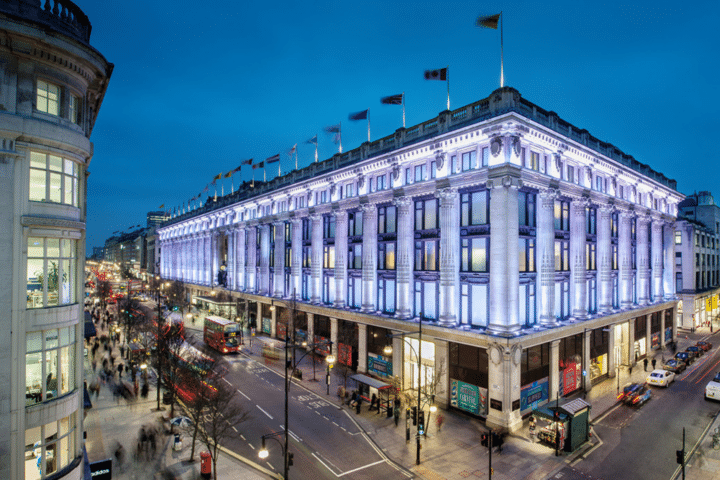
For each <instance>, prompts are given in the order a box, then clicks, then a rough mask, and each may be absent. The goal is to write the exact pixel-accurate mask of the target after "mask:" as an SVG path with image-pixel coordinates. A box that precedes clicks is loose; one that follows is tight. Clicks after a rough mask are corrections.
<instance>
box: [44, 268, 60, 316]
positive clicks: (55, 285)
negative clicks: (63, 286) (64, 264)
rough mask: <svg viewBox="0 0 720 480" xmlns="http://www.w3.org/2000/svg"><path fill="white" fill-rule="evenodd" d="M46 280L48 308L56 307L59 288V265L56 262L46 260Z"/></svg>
mask: <svg viewBox="0 0 720 480" xmlns="http://www.w3.org/2000/svg"><path fill="white" fill-rule="evenodd" d="M46 274H47V275H46V278H47V295H48V296H47V304H48V306H54V305H58V289H59V287H60V285H59V280H60V265H58V261H57V260H50V259H48V266H47V272H46Z"/></svg>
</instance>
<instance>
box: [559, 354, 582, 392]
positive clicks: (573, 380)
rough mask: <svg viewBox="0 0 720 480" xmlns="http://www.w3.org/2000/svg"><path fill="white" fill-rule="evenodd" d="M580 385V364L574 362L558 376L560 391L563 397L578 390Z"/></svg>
mask: <svg viewBox="0 0 720 480" xmlns="http://www.w3.org/2000/svg"><path fill="white" fill-rule="evenodd" d="M581 383H582V371H581V368H580V364H579V363H576V362H570V363H568V364H567V367H566V368H565V369H564V370H563V371H562V375H561V376H560V391H561V392H562V394H563V396H565V395H567V394H569V393H570V392H574V391H575V390H577V389H578V388H580V385H581Z"/></svg>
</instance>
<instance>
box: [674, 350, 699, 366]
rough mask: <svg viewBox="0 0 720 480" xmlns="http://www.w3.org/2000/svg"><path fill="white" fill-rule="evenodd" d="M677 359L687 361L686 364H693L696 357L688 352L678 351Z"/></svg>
mask: <svg viewBox="0 0 720 480" xmlns="http://www.w3.org/2000/svg"><path fill="white" fill-rule="evenodd" d="M675 359H676V360H680V361H682V362H684V363H685V365H690V364H692V362H693V361H695V357H694V356H693V355H692V354H690V353H688V352H678V353H676V354H675Z"/></svg>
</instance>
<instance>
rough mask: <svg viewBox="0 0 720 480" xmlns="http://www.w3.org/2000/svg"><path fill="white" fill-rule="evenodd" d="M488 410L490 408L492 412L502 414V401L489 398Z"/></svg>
mask: <svg viewBox="0 0 720 480" xmlns="http://www.w3.org/2000/svg"><path fill="white" fill-rule="evenodd" d="M490 408H492V409H493V410H500V411H501V412H502V401H500V400H495V399H494V398H491V399H490Z"/></svg>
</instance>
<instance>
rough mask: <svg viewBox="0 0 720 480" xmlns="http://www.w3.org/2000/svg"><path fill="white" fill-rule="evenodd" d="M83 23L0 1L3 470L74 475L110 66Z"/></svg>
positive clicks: (30, 476) (69, 6) (72, 13)
mask: <svg viewBox="0 0 720 480" xmlns="http://www.w3.org/2000/svg"><path fill="white" fill-rule="evenodd" d="M43 5H44V7H43ZM53 5H54V7H53ZM59 5H62V6H59ZM90 30H91V25H90V22H89V20H88V18H87V17H86V16H85V14H84V13H83V12H82V11H81V10H80V9H79V8H78V7H76V6H75V5H74V4H73V3H72V2H60V3H58V2H52V3H51V2H40V1H34V2H29V1H26V0H8V1H4V2H0V33H1V35H0V38H1V39H2V40H0V125H2V128H0V157H1V160H2V161H1V162H0V183H1V184H2V187H1V188H0V192H2V193H1V194H0V195H1V197H2V201H1V202H0V204H1V205H2V207H1V208H2V211H3V216H2V218H3V224H2V228H0V232H1V233H0V246H2V248H1V249H0V264H2V265H3V267H4V268H3V269H2V273H1V274H0V284H2V288H1V289H0V312H2V316H1V317H0V318H2V321H1V322H2V331H3V334H2V335H1V336H0V352H1V353H0V384H2V385H3V388H2V390H1V391H0V431H2V432H3V435H2V437H1V438H0V478H3V479H12V480H21V479H23V480H24V479H27V480H35V479H40V478H53V479H56V478H63V479H79V478H82V477H83V462H82V458H83V454H82V452H83V415H84V412H83V376H82V372H83V332H84V328H83V322H84V316H83V302H82V299H83V295H84V279H85V275H84V264H85V229H86V226H85V221H86V208H87V205H86V194H87V175H88V165H89V163H90V160H91V158H92V155H93V144H92V143H91V141H90V133H91V132H92V129H93V126H94V125H95V120H96V117H97V115H98V111H99V110H100V106H101V104H102V101H103V98H104V96H105V91H106V89H107V86H108V81H109V80H110V75H111V73H112V70H113V65H112V64H111V63H108V62H107V60H105V58H104V57H103V56H102V54H101V53H100V52H98V51H97V50H95V49H94V48H93V47H92V46H91V45H90ZM23 291H26V300H25V301H23V300H22V292H23Z"/></svg>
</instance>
